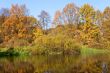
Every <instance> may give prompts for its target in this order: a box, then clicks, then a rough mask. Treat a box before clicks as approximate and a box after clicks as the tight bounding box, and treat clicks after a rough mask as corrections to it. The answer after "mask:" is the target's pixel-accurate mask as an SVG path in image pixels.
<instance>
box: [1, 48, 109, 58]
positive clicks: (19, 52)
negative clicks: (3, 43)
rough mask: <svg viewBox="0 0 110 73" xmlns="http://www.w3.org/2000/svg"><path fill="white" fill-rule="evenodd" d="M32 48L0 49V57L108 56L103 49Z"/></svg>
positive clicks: (107, 51)
mask: <svg viewBox="0 0 110 73" xmlns="http://www.w3.org/2000/svg"><path fill="white" fill-rule="evenodd" d="M32 48H33V47H29V46H25V47H16V48H1V50H0V57H4V56H28V55H62V54H63V55H82V56H90V55H97V54H109V53H110V51H109V50H105V49H95V48H87V47H82V48H80V49H74V50H59V51H55V50H50V49H43V50H42V49H39V50H38V49H32Z"/></svg>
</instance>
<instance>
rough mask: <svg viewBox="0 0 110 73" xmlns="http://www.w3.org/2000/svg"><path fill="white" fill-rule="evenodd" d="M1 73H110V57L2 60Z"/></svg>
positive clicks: (57, 56)
mask: <svg viewBox="0 0 110 73" xmlns="http://www.w3.org/2000/svg"><path fill="white" fill-rule="evenodd" d="M0 73H110V57H109V56H108V55H106V56H104V55H97V56H89V57H86V56H62V55H54V56H28V57H11V58H9V57H8V58H0Z"/></svg>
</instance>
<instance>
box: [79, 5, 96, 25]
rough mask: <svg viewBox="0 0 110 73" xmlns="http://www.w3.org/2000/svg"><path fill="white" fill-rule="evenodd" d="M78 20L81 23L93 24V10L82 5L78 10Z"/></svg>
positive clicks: (88, 6)
mask: <svg viewBox="0 0 110 73" xmlns="http://www.w3.org/2000/svg"><path fill="white" fill-rule="evenodd" d="M80 18H81V22H83V23H92V24H94V19H95V10H94V8H93V7H92V6H90V5H89V4H84V5H83V6H82V7H81V8H80Z"/></svg>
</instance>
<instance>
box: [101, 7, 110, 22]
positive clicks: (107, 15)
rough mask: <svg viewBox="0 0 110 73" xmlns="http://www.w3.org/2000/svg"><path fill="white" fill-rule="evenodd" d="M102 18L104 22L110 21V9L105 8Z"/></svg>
mask: <svg viewBox="0 0 110 73" xmlns="http://www.w3.org/2000/svg"><path fill="white" fill-rule="evenodd" d="M103 18H104V20H108V19H110V7H106V8H105V10H104V12H103Z"/></svg>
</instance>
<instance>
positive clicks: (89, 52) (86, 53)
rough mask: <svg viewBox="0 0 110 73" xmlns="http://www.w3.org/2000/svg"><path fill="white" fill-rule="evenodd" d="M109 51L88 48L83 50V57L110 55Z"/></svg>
mask: <svg viewBox="0 0 110 73" xmlns="http://www.w3.org/2000/svg"><path fill="white" fill-rule="evenodd" d="M109 53H110V51H109V50H105V49H96V48H87V47H84V46H83V47H82V49H81V55H82V56H91V55H97V54H109Z"/></svg>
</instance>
